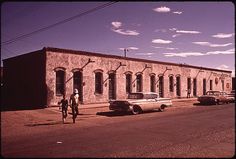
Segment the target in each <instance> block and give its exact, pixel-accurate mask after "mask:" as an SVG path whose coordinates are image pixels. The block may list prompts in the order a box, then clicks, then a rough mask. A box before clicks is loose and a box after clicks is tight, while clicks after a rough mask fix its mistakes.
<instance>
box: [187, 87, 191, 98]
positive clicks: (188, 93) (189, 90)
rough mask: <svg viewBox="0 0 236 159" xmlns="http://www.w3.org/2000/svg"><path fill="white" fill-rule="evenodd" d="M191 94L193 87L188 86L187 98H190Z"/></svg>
mask: <svg viewBox="0 0 236 159" xmlns="http://www.w3.org/2000/svg"><path fill="white" fill-rule="evenodd" d="M190 94H191V89H190V88H188V90H187V98H190Z"/></svg>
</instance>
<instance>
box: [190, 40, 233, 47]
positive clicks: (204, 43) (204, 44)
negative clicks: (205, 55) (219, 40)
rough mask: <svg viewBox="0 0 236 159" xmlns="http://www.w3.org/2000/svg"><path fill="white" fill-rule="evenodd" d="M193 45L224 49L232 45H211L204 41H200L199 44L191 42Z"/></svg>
mask: <svg viewBox="0 0 236 159" xmlns="http://www.w3.org/2000/svg"><path fill="white" fill-rule="evenodd" d="M192 43H193V44H197V45H201V46H209V47H225V46H230V45H232V43H227V44H212V43H209V42H205V41H203V42H202V41H200V42H192Z"/></svg>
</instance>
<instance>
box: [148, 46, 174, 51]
mask: <svg viewBox="0 0 236 159" xmlns="http://www.w3.org/2000/svg"><path fill="white" fill-rule="evenodd" d="M152 47H153V48H156V49H167V50H177V49H178V48H172V47H159V46H152Z"/></svg>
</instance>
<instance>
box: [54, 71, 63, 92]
mask: <svg viewBox="0 0 236 159" xmlns="http://www.w3.org/2000/svg"><path fill="white" fill-rule="evenodd" d="M64 93H65V71H64V70H57V71H56V95H57V96H61V95H63V94H64Z"/></svg>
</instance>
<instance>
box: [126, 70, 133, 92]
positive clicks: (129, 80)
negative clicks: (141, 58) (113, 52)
mask: <svg viewBox="0 0 236 159" xmlns="http://www.w3.org/2000/svg"><path fill="white" fill-rule="evenodd" d="M131 92H132V75H131V74H126V93H131Z"/></svg>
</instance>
